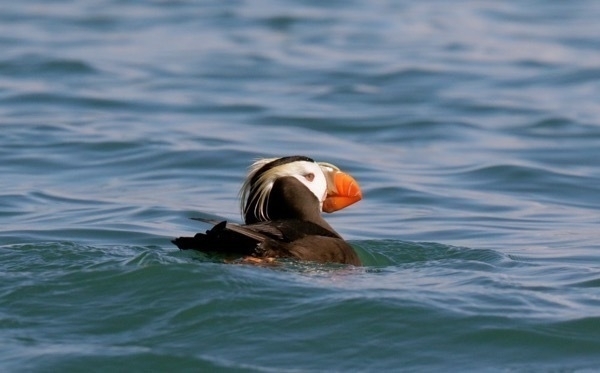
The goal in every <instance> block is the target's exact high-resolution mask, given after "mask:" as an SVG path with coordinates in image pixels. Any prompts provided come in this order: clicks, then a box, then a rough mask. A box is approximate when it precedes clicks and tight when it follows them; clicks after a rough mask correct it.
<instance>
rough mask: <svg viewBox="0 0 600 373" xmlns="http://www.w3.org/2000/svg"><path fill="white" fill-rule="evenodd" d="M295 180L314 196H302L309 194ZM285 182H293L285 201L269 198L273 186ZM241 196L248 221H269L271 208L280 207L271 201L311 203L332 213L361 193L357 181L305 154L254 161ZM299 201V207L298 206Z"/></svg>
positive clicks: (330, 165) (295, 204)
mask: <svg viewBox="0 0 600 373" xmlns="http://www.w3.org/2000/svg"><path fill="white" fill-rule="evenodd" d="M294 180H297V182H299V183H300V184H301V185H303V186H304V187H305V188H306V190H308V191H309V192H310V195H313V196H314V198H307V197H305V196H306V195H308V193H305V192H306V191H305V190H299V184H298V183H297V182H296V181H294ZM284 181H287V184H288V185H294V188H292V187H289V188H288V191H289V192H288V193H286V196H285V199H286V201H281V198H271V194H272V192H273V188H274V186H276V187H277V186H279V185H283V184H284ZM284 187H285V185H284ZM241 196H242V198H241V208H242V214H243V216H244V217H245V221H246V223H249V222H258V221H268V220H271V219H272V218H273V217H271V216H269V215H270V211H273V210H274V209H276V208H280V206H270V203H271V204H273V203H279V204H282V203H284V204H287V203H289V204H290V206H292V205H293V206H296V207H293V208H312V205H313V204H314V206H316V207H315V208H318V211H319V212H323V211H324V212H328V213H331V212H334V211H338V210H341V209H343V208H345V207H348V206H350V205H352V204H353V203H355V202H358V201H360V200H361V199H362V192H361V190H360V187H359V186H358V183H357V182H356V180H354V178H352V177H351V176H350V175H348V174H347V173H344V172H342V171H341V170H340V169H339V168H338V167H336V166H334V165H332V164H330V163H325V162H315V161H314V160H312V159H311V158H308V157H304V156H290V157H283V158H265V159H260V160H258V161H256V162H254V163H253V164H252V165H251V166H250V172H249V173H248V176H247V178H246V181H245V182H244V184H243V186H242V189H241ZM274 201H276V202H274ZM315 201H316V204H315ZM299 204H301V205H302V206H300V207H298V206H299ZM304 205H307V206H304Z"/></svg>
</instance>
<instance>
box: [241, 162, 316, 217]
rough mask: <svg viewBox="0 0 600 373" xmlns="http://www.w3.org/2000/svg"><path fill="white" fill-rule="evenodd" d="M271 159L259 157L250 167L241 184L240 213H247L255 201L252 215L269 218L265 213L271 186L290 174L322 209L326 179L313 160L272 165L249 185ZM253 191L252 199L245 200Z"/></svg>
mask: <svg viewBox="0 0 600 373" xmlns="http://www.w3.org/2000/svg"><path fill="white" fill-rule="evenodd" d="M275 159H276V158H272V159H261V160H259V161H257V162H255V163H254V164H253V165H252V166H251V167H250V173H249V175H248V177H247V179H246V181H245V182H244V185H243V186H242V190H241V194H242V201H241V206H242V214H243V215H245V214H246V213H247V209H248V208H249V207H250V205H252V204H253V203H255V207H254V215H255V216H256V217H258V218H259V220H261V221H266V220H269V216H268V214H267V204H268V201H269V194H270V193H271V189H272V188H273V184H274V183H275V180H277V179H279V178H281V177H285V176H292V177H294V178H296V179H297V180H298V181H300V182H301V183H302V184H303V185H305V186H306V187H307V188H308V189H309V190H310V191H311V192H312V193H313V194H314V195H315V197H317V199H318V200H319V204H320V209H321V210H322V207H323V201H324V200H325V197H326V195H327V179H326V177H325V174H324V173H323V170H322V169H321V166H320V165H319V164H317V163H314V162H308V161H296V162H291V163H285V164H282V165H280V166H277V167H273V168H271V169H270V170H267V171H265V172H264V173H263V174H262V175H261V176H260V177H259V178H258V180H256V181H255V183H254V185H250V182H251V180H252V178H253V177H254V175H255V174H256V172H258V170H260V168H262V167H263V166H264V165H266V164H268V163H270V162H272V161H274V160H275ZM251 190H252V192H253V195H252V200H250V201H247V198H248V197H249V194H250V192H251Z"/></svg>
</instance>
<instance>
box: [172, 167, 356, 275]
mask: <svg viewBox="0 0 600 373" xmlns="http://www.w3.org/2000/svg"><path fill="white" fill-rule="evenodd" d="M240 195H241V201H240V207H241V211H242V216H243V219H244V224H236V223H231V222H228V221H219V220H211V219H203V218H192V219H194V220H200V221H203V222H205V223H210V224H212V225H213V227H212V228H211V229H209V230H207V231H206V232H205V233H197V234H196V235H195V236H193V237H179V238H176V239H174V240H173V241H172V242H173V243H174V244H175V245H176V246H177V247H178V248H179V249H181V250H197V251H201V252H204V253H208V254H217V255H220V256H224V257H226V258H234V260H240V261H242V262H248V263H254V264H260V263H271V262H274V261H276V260H278V259H282V258H290V259H293V260H299V261H309V262H318V263H340V264H348V265H354V266H360V265H361V261H360V259H359V257H358V255H357V254H356V252H355V251H354V249H353V248H352V246H350V244H349V243H347V242H346V241H344V239H343V238H342V237H341V236H340V234H339V233H337V232H336V231H335V230H334V229H333V228H332V227H331V225H329V223H327V222H326V221H325V219H324V218H323V216H322V212H326V213H332V212H335V211H339V210H341V209H344V208H346V207H348V206H350V205H352V204H354V203H356V202H358V201H360V200H361V199H362V191H361V189H360V187H359V185H358V183H357V182H356V180H355V179H354V178H353V177H352V176H350V175H349V174H347V173H345V172H342V171H341V170H340V169H339V168H338V167H336V166H334V165H333V164H331V163H326V162H315V161H314V160H313V159H312V158H309V157H306V156H301V155H295V156H286V157H280V158H264V159H259V160H257V161H256V162H254V163H253V164H252V165H251V166H250V171H249V173H248V175H247V178H246V180H245V181H244V183H243V185H242V188H241V190H240Z"/></svg>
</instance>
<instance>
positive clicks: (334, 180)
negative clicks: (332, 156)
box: [323, 170, 362, 212]
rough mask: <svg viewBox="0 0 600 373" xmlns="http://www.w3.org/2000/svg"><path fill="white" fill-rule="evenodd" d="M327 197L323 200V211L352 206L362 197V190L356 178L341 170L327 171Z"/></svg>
mask: <svg viewBox="0 0 600 373" xmlns="http://www.w3.org/2000/svg"><path fill="white" fill-rule="evenodd" d="M326 177H327V197H326V198H325V201H323V211H325V212H334V211H337V210H341V209H343V208H345V207H348V206H350V205H351V204H353V203H356V202H358V201H360V200H361V199H362V192H361V190H360V187H359V186H358V183H357V182H356V180H354V178H353V177H352V176H350V175H348V174H346V173H343V172H341V171H339V170H331V172H330V173H326Z"/></svg>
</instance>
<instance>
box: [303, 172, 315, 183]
mask: <svg viewBox="0 0 600 373" xmlns="http://www.w3.org/2000/svg"><path fill="white" fill-rule="evenodd" d="M304 178H306V180H308V181H313V180H314V179H315V174H313V173H312V172H311V173H309V174H306V175H304Z"/></svg>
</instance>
